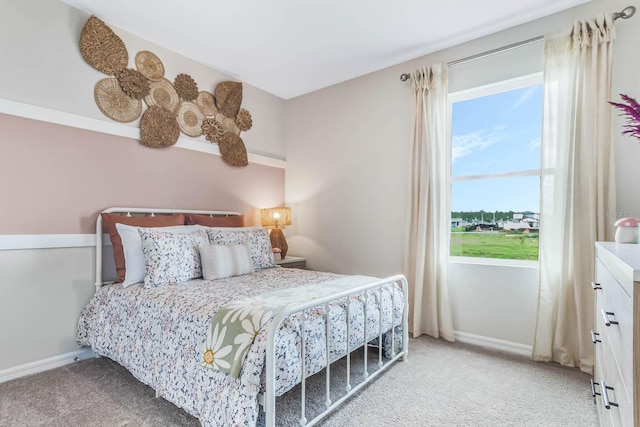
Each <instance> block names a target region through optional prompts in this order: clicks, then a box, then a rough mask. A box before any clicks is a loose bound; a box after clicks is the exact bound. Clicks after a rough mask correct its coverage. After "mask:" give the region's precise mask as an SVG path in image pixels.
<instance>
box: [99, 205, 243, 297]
mask: <svg viewBox="0 0 640 427" xmlns="http://www.w3.org/2000/svg"><path fill="white" fill-rule="evenodd" d="M103 213H119V214H123V215H125V216H132V215H131V214H139V215H148V216H155V215H156V214H161V215H171V214H178V213H182V214H187V213H190V214H198V215H209V216H212V217H213V216H235V215H242V214H241V213H239V212H233V211H207V210H190V209H156V208H119V207H115V208H108V209H105V210H103V211H102V212H100V214H103ZM100 214H99V215H98V219H97V220H96V282H95V286H96V291H97V290H98V289H100V287H101V286H102V285H104V284H105V283H107V282H104V281H103V280H102V215H100Z"/></svg>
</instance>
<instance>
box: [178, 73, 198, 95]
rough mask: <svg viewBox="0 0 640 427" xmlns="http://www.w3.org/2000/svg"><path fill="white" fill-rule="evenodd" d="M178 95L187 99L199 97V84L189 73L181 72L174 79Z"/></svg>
mask: <svg viewBox="0 0 640 427" xmlns="http://www.w3.org/2000/svg"><path fill="white" fill-rule="evenodd" d="M173 87H174V88H175V90H176V92H177V93H178V96H179V97H180V98H182V99H184V100H185V101H195V100H196V99H197V98H198V84H197V83H196V81H195V80H193V78H191V76H190V75H189V74H185V73H181V74H178V75H177V76H176V78H175V79H174V81H173Z"/></svg>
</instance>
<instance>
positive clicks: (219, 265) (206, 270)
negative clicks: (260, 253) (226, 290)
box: [199, 243, 253, 280]
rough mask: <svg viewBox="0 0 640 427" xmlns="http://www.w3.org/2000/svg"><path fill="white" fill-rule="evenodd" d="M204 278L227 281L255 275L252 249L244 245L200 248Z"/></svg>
mask: <svg viewBox="0 0 640 427" xmlns="http://www.w3.org/2000/svg"><path fill="white" fill-rule="evenodd" d="M199 250H200V260H201V261H202V277H203V278H204V279H205V280H215V279H225V278H227V277H233V276H242V275H243V274H249V273H253V261H252V260H251V247H250V246H249V244H248V243H244V244H242V245H208V246H200V248H199Z"/></svg>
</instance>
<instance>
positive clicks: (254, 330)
mask: <svg viewBox="0 0 640 427" xmlns="http://www.w3.org/2000/svg"><path fill="white" fill-rule="evenodd" d="M370 281H371V277H367V276H347V277H341V278H339V279H334V280H330V281H327V282H323V283H319V284H315V285H306V286H299V287H295V288H289V289H280V290H277V291H274V292H268V293H265V294H262V295H257V296H253V297H249V298H243V299H240V300H237V301H234V302H232V303H230V304H227V305H226V306H224V307H223V308H221V309H220V310H219V311H218V312H216V314H215V315H214V316H213V318H212V319H211V325H210V326H209V330H208V333H207V341H206V348H205V351H204V355H203V361H202V366H204V367H206V368H211V369H217V370H219V371H222V372H226V373H228V374H230V375H231V376H232V377H234V378H238V377H239V376H240V371H241V369H242V362H243V361H244V358H245V355H246V353H247V350H248V349H249V347H250V346H251V344H253V341H254V339H255V337H256V336H257V335H258V332H260V330H261V329H262V327H263V326H264V325H265V324H267V323H269V322H270V320H271V319H273V318H274V317H275V316H277V315H278V314H279V313H280V312H281V311H282V310H284V309H285V308H287V307H288V306H290V305H294V304H301V303H305V302H309V301H313V300H315V299H319V298H323V297H325V296H328V295H331V294H333V293H337V292H341V291H346V290H349V289H352V288H356V287H358V286H361V285H363V284H365V283H367V282H370Z"/></svg>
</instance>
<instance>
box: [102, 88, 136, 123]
mask: <svg viewBox="0 0 640 427" xmlns="http://www.w3.org/2000/svg"><path fill="white" fill-rule="evenodd" d="M93 98H94V99H95V101H96V105H97V106H98V108H99V109H100V111H101V112H102V114H104V115H105V116H107V117H109V118H110V119H111V120H115V121H116V122H121V123H128V122H132V121H134V120H135V119H137V118H138V117H140V113H142V101H140V100H139V99H135V98H131V97H130V96H128V95H127V94H126V93H124V92H123V91H122V89H120V84H119V83H118V80H117V79H115V78H114V77H108V78H106V79H102V80H100V81H99V82H98V83H96V85H95V86H94V88H93Z"/></svg>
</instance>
